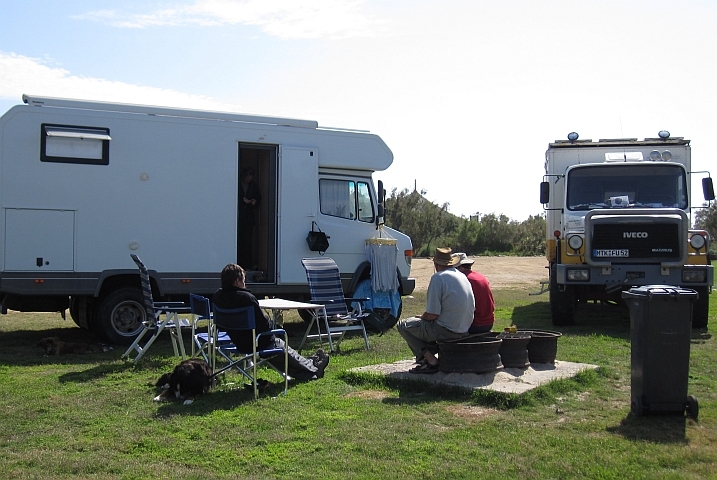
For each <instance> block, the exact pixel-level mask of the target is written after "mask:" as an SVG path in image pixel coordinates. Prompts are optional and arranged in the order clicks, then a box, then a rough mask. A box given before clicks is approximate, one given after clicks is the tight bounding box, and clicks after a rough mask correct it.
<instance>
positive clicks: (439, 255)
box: [433, 247, 458, 267]
mask: <svg viewBox="0 0 717 480" xmlns="http://www.w3.org/2000/svg"><path fill="white" fill-rule="evenodd" d="M433 263H435V264H436V265H443V266H446V267H455V266H456V265H457V264H458V258H456V257H453V256H452V255H451V248H450V247H445V248H444V247H438V248H436V255H435V256H434V257H433Z"/></svg>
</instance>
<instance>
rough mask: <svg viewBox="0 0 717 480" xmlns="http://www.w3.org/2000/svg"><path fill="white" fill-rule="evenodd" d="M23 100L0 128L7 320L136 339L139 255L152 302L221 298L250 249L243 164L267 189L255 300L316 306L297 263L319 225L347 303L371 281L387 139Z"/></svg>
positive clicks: (255, 235) (293, 124) (409, 284)
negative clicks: (48, 315) (18, 313)
mask: <svg viewBox="0 0 717 480" xmlns="http://www.w3.org/2000/svg"><path fill="white" fill-rule="evenodd" d="M23 98H24V100H25V102H26V103H27V104H28V105H22V106H16V107H13V108H11V109H10V110H9V111H8V112H7V113H5V115H3V116H2V117H0V300H2V311H3V312H6V311H7V310H8V309H12V310H22V311H63V312H64V310H65V309H67V308H69V311H70V315H71V316H72V318H73V320H74V321H75V322H76V323H77V324H78V325H80V326H81V327H85V328H89V329H92V330H94V331H95V332H97V333H98V334H100V335H101V336H103V337H104V338H105V339H106V340H107V341H109V342H110V343H127V342H131V340H132V339H133V338H134V337H135V336H136V335H137V332H138V331H139V328H140V327H141V325H142V323H141V322H142V320H143V318H144V316H145V312H144V309H143V308H141V305H142V296H141V290H140V289H139V276H138V275H137V267H136V265H135V264H134V263H133V261H132V260H131V258H130V254H137V255H138V256H139V257H140V258H141V259H142V261H143V262H144V263H145V264H146V266H147V267H148V268H149V269H150V276H151V278H152V286H153V289H156V292H155V294H156V296H157V299H165V300H170V299H186V298H187V295H188V294H189V293H198V294H203V295H208V296H209V295H211V294H212V293H214V291H216V289H217V288H218V287H219V286H220V282H219V277H220V272H221V270H222V268H223V267H224V266H225V265H226V264H228V263H239V258H238V257H239V253H240V252H241V253H242V254H244V252H246V251H247V249H245V248H243V247H240V246H239V237H240V235H241V233H243V232H247V231H248V230H241V229H242V227H241V226H240V225H239V219H238V211H239V210H238V204H239V202H240V200H242V199H240V198H239V191H240V190H239V188H240V172H241V170H242V169H246V168H247V167H249V168H252V169H255V170H257V172H256V175H255V177H256V178H255V179H256V180H257V182H258V185H259V189H260V190H261V200H260V202H259V205H260V207H259V208H257V209H256V210H255V220H256V223H255V226H254V227H253V229H252V241H253V248H252V249H251V250H252V254H253V258H251V261H252V262H253V263H252V264H251V265H249V267H248V270H249V271H248V273H247V284H248V286H249V288H251V290H252V291H253V292H254V293H255V294H256V295H257V296H259V297H261V296H264V295H270V296H282V297H284V298H297V299H306V298H308V294H309V290H308V285H307V281H306V274H305V272H304V269H303V267H302V264H301V259H302V258H304V257H313V256H317V255H320V254H323V253H324V252H314V251H311V250H310V249H309V246H308V244H307V241H306V237H307V233H308V232H309V231H310V230H311V229H312V222H316V225H317V226H318V228H320V229H321V230H322V231H324V232H325V233H326V234H327V235H328V236H329V237H330V239H329V242H330V245H329V249H328V250H327V251H326V252H325V254H326V255H329V256H331V257H332V258H334V260H335V261H336V263H337V265H338V267H339V270H340V272H341V277H342V281H343V282H344V288H345V289H346V290H347V292H351V291H352V290H351V289H352V288H355V286H356V283H357V282H358V281H360V280H363V279H365V278H367V277H369V275H370V264H368V262H367V258H366V255H365V246H364V244H365V240H366V239H368V238H371V237H373V236H376V235H377V230H376V229H377V225H376V219H377V218H378V212H379V209H378V204H377V194H376V189H375V187H374V185H373V180H372V174H373V172H375V171H380V170H385V169H386V168H388V167H389V166H390V165H391V163H392V161H393V155H392V153H391V151H390V150H389V149H388V147H387V146H386V144H385V143H384V142H383V141H382V140H381V138H379V137H378V136H376V135H372V134H369V133H367V132H362V131H351V130H339V129H326V128H319V127H318V124H317V122H315V121H310V120H296V119H285V118H276V117H263V116H255V115H240V114H231V113H223V112H205V111H198V110H181V109H172V108H158V107H147V106H140V105H124V104H109V103H99V102H88V101H75V100H63V99H48V98H37V97H23ZM322 180H327V184H329V186H328V187H327V191H328V193H327V194H326V195H325V196H326V201H327V203H328V204H329V206H328V207H326V209H325V210H326V211H324V212H322V211H321V210H322V208H323V207H322V204H321V201H320V197H321V195H322V194H320V184H321V182H322ZM341 189H343V190H341ZM360 191H361V192H362V193H360ZM344 206H346V208H344ZM342 208H344V210H341V209H342ZM351 209H353V211H352V210H351ZM369 210H370V211H369ZM344 211H350V212H349V213H344ZM351 212H353V213H351ZM384 231H385V232H387V233H388V232H390V235H391V236H392V237H393V238H396V240H397V241H398V248H397V269H398V272H397V274H398V277H399V283H400V289H401V293H403V294H404V295H408V294H410V293H411V292H412V291H413V288H414V286H415V281H414V280H413V279H412V278H409V275H410V265H409V261H408V260H407V257H408V258H410V254H411V253H410V252H411V250H412V246H411V240H410V238H408V237H407V236H406V235H404V234H402V233H400V232H397V231H394V230H391V229H388V228H386V229H384ZM250 257H251V255H250ZM243 260H244V262H245V263H246V262H247V259H246V258H243Z"/></svg>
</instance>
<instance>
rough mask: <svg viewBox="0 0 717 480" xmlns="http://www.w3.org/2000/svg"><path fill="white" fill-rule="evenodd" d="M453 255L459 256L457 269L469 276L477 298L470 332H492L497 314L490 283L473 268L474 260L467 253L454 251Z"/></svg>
mask: <svg viewBox="0 0 717 480" xmlns="http://www.w3.org/2000/svg"><path fill="white" fill-rule="evenodd" d="M453 256H454V257H457V258H458V265H457V266H456V269H458V271H459V272H461V273H463V274H464V275H465V276H466V277H467V278H468V282H470V284H471V288H472V289H473V296H474V297H475V300H476V309H475V311H474V312H473V324H471V328H470V329H469V330H468V333H470V334H474V333H484V332H490V330H491V328H493V322H495V315H494V314H493V312H494V311H495V301H494V300H493V293H492V292H491V291H490V283H489V282H488V279H487V278H485V277H484V276H483V275H481V274H480V273H478V272H474V271H473V270H471V266H472V265H473V262H474V261H473V260H471V259H470V258H468V256H467V255H466V254H465V253H454V254H453ZM454 261H455V260H454Z"/></svg>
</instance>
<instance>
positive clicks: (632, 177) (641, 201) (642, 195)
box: [566, 163, 687, 210]
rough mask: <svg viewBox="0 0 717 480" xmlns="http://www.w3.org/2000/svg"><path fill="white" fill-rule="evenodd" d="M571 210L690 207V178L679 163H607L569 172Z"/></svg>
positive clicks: (568, 196)
mask: <svg viewBox="0 0 717 480" xmlns="http://www.w3.org/2000/svg"><path fill="white" fill-rule="evenodd" d="M567 185H568V190H567V202H566V205H567V207H568V210H592V209H594V208H625V207H633V208H665V207H670V208H673V207H674V208H680V209H684V208H687V179H686V175H685V171H684V169H683V168H682V167H680V166H679V165H664V164H662V165H661V164H656V163H649V164H643V165H619V164H603V165H593V166H584V167H583V166H581V167H577V168H574V169H572V170H571V171H570V172H569V173H568V183H567Z"/></svg>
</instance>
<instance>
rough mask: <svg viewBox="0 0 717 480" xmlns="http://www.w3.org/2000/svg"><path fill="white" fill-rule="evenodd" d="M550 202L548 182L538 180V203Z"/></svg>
mask: <svg viewBox="0 0 717 480" xmlns="http://www.w3.org/2000/svg"><path fill="white" fill-rule="evenodd" d="M548 202H550V183H549V182H540V203H542V204H546V203H548Z"/></svg>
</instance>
